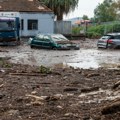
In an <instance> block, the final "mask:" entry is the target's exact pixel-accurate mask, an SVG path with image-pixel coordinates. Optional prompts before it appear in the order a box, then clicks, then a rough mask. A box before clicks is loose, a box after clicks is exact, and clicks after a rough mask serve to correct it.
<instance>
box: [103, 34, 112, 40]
mask: <svg viewBox="0 0 120 120" xmlns="http://www.w3.org/2000/svg"><path fill="white" fill-rule="evenodd" d="M111 37H112V36H111V35H104V36H103V37H101V39H105V40H106V39H109V38H111Z"/></svg>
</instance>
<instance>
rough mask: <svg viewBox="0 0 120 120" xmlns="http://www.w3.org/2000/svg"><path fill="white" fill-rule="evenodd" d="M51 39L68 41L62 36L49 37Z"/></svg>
mask: <svg viewBox="0 0 120 120" xmlns="http://www.w3.org/2000/svg"><path fill="white" fill-rule="evenodd" d="M51 38H52V40H53V41H69V40H68V39H67V38H66V37H64V36H63V35H58V34H57V35H51Z"/></svg>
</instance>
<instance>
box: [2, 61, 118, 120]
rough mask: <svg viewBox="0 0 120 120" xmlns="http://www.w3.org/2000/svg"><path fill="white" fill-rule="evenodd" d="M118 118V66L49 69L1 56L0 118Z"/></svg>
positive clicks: (102, 119) (64, 119) (93, 119)
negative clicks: (14, 62)
mask: <svg viewBox="0 0 120 120" xmlns="http://www.w3.org/2000/svg"><path fill="white" fill-rule="evenodd" d="M119 119H120V70H119V69H117V70H106V69H103V68H99V69H97V70H90V69H89V70H84V69H76V70H75V69H73V68H64V69H63V68H59V69H58V68H56V69H49V68H45V67H43V66H41V67H35V66H34V67H31V66H28V65H20V64H16V65H15V64H10V63H5V62H3V61H2V60H1V67H0V120H119Z"/></svg>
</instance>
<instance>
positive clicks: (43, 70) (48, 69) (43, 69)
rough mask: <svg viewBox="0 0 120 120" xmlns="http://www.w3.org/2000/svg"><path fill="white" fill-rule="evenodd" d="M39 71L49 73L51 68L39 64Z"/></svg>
mask: <svg viewBox="0 0 120 120" xmlns="http://www.w3.org/2000/svg"><path fill="white" fill-rule="evenodd" d="M39 72H40V73H44V74H49V73H51V69H50V68H47V67H45V66H42V65H41V66H40V67H39Z"/></svg>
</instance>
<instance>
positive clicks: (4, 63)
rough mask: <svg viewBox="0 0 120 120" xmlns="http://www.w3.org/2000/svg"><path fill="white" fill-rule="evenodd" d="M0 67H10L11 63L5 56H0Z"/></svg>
mask: <svg viewBox="0 0 120 120" xmlns="http://www.w3.org/2000/svg"><path fill="white" fill-rule="evenodd" d="M0 67H3V68H11V67H12V64H11V63H9V62H8V61H7V60H6V59H5V58H0Z"/></svg>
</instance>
